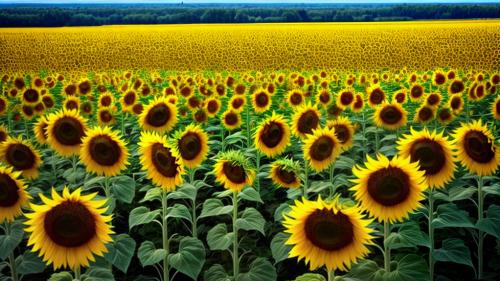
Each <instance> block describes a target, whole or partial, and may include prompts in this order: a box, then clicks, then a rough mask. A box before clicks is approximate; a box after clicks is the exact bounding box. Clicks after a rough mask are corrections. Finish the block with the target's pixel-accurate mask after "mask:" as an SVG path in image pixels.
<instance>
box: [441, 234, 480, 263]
mask: <svg viewBox="0 0 500 281" xmlns="http://www.w3.org/2000/svg"><path fill="white" fill-rule="evenodd" d="M433 256H434V258H435V259H436V261H444V262H454V263H459V264H465V265H468V266H470V267H472V268H474V265H473V264H472V259H471V256H470V251H469V248H467V246H465V244H464V241H462V240H460V239H457V238H448V239H446V240H443V244H442V247H441V249H437V250H434V254H433Z"/></svg>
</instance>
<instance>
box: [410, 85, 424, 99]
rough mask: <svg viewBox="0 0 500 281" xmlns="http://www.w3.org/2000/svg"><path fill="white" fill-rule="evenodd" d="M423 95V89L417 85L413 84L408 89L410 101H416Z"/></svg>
mask: <svg viewBox="0 0 500 281" xmlns="http://www.w3.org/2000/svg"><path fill="white" fill-rule="evenodd" d="M423 95H424V87H422V86H421V85H419V84H413V85H411V87H410V99H411V100H412V101H418V100H420V98H421V97H422V96H423Z"/></svg>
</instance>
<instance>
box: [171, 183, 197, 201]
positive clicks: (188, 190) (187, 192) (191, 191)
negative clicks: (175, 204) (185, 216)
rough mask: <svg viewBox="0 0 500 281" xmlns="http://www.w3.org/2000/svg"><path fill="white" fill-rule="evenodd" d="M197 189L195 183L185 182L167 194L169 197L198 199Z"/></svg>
mask: <svg viewBox="0 0 500 281" xmlns="http://www.w3.org/2000/svg"><path fill="white" fill-rule="evenodd" d="M196 193H197V189H196V187H195V186H194V185H192V184H190V183H184V184H183V185H182V186H181V187H180V188H178V189H176V190H175V191H172V192H170V193H169V194H168V195H167V198H168V199H189V200H191V201H195V200H196Z"/></svg>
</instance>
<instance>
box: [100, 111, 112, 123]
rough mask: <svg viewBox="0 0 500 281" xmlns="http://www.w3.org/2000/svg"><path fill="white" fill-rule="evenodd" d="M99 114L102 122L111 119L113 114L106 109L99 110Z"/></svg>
mask: <svg viewBox="0 0 500 281" xmlns="http://www.w3.org/2000/svg"><path fill="white" fill-rule="evenodd" d="M99 115H100V116H101V120H102V122H104V123H108V122H111V120H113V115H111V113H110V112H109V111H107V110H103V111H101V112H100V113H99Z"/></svg>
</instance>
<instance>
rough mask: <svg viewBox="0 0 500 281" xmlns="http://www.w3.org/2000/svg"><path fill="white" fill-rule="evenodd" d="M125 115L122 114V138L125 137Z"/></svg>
mask: <svg viewBox="0 0 500 281" xmlns="http://www.w3.org/2000/svg"><path fill="white" fill-rule="evenodd" d="M126 115H127V113H126V112H125V113H123V114H122V120H121V121H122V122H121V130H122V136H124V135H125V117H126Z"/></svg>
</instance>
